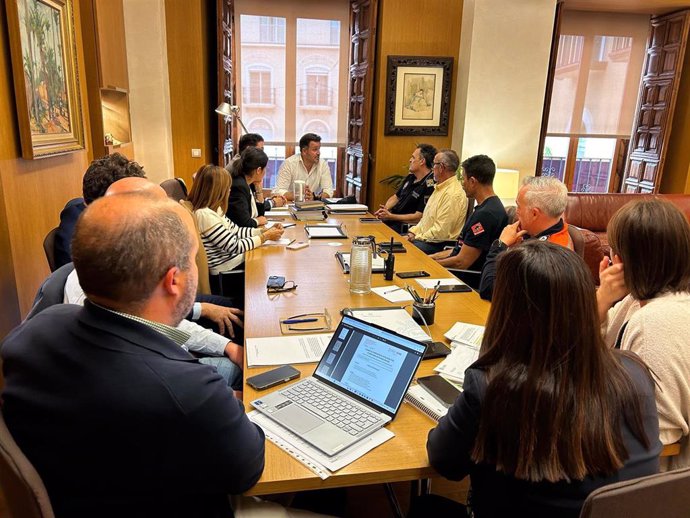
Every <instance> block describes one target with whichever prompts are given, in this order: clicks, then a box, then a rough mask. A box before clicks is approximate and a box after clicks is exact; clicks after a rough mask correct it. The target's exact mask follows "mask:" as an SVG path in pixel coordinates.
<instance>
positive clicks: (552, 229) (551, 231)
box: [534, 218, 563, 239]
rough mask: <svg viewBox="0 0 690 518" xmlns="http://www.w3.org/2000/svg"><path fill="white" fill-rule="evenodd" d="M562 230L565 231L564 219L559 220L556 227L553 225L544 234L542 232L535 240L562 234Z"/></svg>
mask: <svg viewBox="0 0 690 518" xmlns="http://www.w3.org/2000/svg"><path fill="white" fill-rule="evenodd" d="M561 230H563V218H561V219H559V220H558V223H556V224H555V225H551V226H550V227H549V228H547V229H546V230H544V231H543V232H540V233H539V234H537V235H536V236H534V237H535V239H539V238H540V237H545V236H550V235H552V234H556V233H558V232H560V231H561Z"/></svg>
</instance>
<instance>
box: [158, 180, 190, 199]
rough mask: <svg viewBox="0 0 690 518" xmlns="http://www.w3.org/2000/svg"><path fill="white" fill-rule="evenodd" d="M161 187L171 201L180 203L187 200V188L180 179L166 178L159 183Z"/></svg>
mask: <svg viewBox="0 0 690 518" xmlns="http://www.w3.org/2000/svg"><path fill="white" fill-rule="evenodd" d="M160 185H161V187H162V188H163V190H164V191H165V193H166V194H167V195H168V198H170V199H171V200H173V201H181V200H186V199H187V186H186V185H185V183H184V180H182V178H168V179H167V180H163V181H162V182H161V184H160Z"/></svg>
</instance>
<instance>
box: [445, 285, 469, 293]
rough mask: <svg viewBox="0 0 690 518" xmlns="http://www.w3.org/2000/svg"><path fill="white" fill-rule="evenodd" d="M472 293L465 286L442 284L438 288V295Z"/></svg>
mask: <svg viewBox="0 0 690 518" xmlns="http://www.w3.org/2000/svg"><path fill="white" fill-rule="evenodd" d="M469 291H472V288H470V287H469V286H468V285H467V284H442V285H441V286H439V287H438V292H439V293H467V292H469Z"/></svg>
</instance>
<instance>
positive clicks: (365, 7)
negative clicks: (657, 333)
mask: <svg viewBox="0 0 690 518" xmlns="http://www.w3.org/2000/svg"><path fill="white" fill-rule="evenodd" d="M377 13H378V0H351V1H350V70H349V86H348V97H349V103H348V127H347V148H346V149H345V175H344V178H343V181H342V185H341V191H342V195H343V196H354V197H355V198H357V201H359V202H362V201H363V200H365V199H366V192H367V174H368V171H369V138H370V136H371V117H372V97H373V85H374V61H375V55H376V16H377Z"/></svg>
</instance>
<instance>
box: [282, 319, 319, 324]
mask: <svg viewBox="0 0 690 518" xmlns="http://www.w3.org/2000/svg"><path fill="white" fill-rule="evenodd" d="M318 320H319V319H318V318H290V319H288V320H283V324H306V323H307V322H317V321H318Z"/></svg>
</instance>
